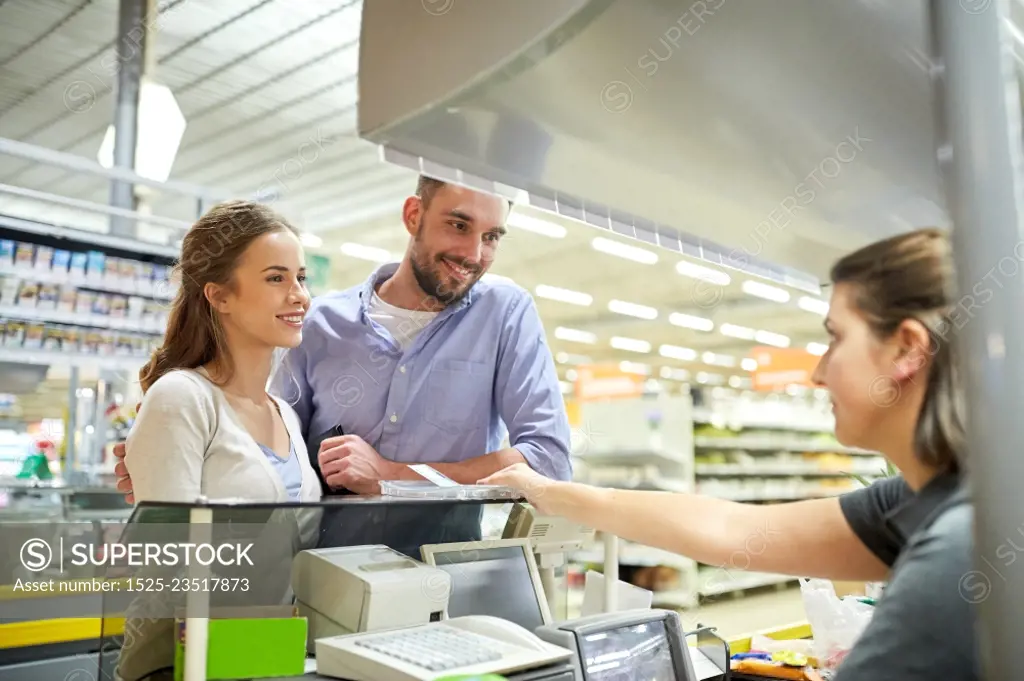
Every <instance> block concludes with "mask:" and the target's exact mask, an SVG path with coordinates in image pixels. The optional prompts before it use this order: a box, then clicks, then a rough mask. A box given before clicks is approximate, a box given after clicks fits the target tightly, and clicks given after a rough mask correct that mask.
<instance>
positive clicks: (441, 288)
mask: <svg viewBox="0 0 1024 681" xmlns="http://www.w3.org/2000/svg"><path fill="white" fill-rule="evenodd" d="M417 241H418V240H417ZM441 258H442V256H440V255H438V256H436V257H435V258H434V260H433V263H429V262H421V258H420V256H419V254H418V253H416V251H415V249H414V251H413V257H412V258H410V259H409V262H410V264H411V265H412V273H413V276H415V277H416V283H417V284H419V286H420V288H421V289H423V292H424V293H426V294H427V296H429V297H430V298H433V299H434V300H436V301H437V302H439V303H441V304H442V305H444V306H445V307H447V306H449V305H451V304H453V303H457V302H459V301H460V300H462V299H463V298H464V297H465V296H466V294H467V293H469V290H470V289H471V288H473V285H474V284H476V282H477V281H478V280H479V279H480V271H479V269H477V271H476V272H475V274H474V276H473V277H472V278H471V279H468V280H467V281H466V283H465V284H464V285H463V286H462V287H461V288H452V284H449V283H446V282H445V279H444V277H443V275H441V274H440V270H441V268H442V267H443V266H444V265H443V264H442V262H441ZM450 260H453V261H455V262H456V263H457V264H460V265H461V263H458V261H457V260H456V259H455V258H450ZM431 264H434V267H430V265H431ZM465 267H466V268H467V269H470V270H473V269H475V268H474V267H473V266H471V265H465ZM456 286H457V284H456ZM431 307H432V306H431Z"/></svg>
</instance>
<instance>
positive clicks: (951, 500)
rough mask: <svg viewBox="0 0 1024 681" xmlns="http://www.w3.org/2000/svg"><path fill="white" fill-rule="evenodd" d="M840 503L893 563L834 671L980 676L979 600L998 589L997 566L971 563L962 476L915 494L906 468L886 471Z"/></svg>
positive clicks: (846, 679)
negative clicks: (993, 569) (894, 473)
mask: <svg viewBox="0 0 1024 681" xmlns="http://www.w3.org/2000/svg"><path fill="white" fill-rule="evenodd" d="M840 506H841V508H842V509H843V513H844V515H845V516H846V519H847V522H849V523H850V527H851V528H852V529H853V531H854V532H855V533H856V534H857V536H858V537H860V539H861V541H863V542H864V544H865V546H867V547H868V548H869V549H871V551H872V552H873V553H874V554H875V555H877V556H878V557H879V559H881V560H882V561H883V562H885V563H886V564H887V565H890V566H891V567H892V571H891V572H890V579H889V582H888V584H887V585H886V588H885V591H884V592H883V595H882V598H881V599H880V601H879V603H878V605H877V607H876V608H875V611H874V614H873V615H872V618H871V622H870V624H868V627H867V628H866V629H865V630H864V632H863V634H861V637H860V639H858V641H857V644H856V645H855V646H854V649H853V650H852V651H851V652H850V654H849V655H848V656H847V657H846V659H845V660H843V662H842V663H841V664H840V665H839V669H838V673H837V674H836V676H835V677H834V679H835V681H868V680H870V681H886V680H888V679H892V680H893V681H896V680H897V679H899V680H900V681H926V680H927V681H932V680H934V679H942V680H943V681H959V680H961V679H963V680H968V681H975V680H978V679H981V674H980V671H979V670H980V662H979V657H978V654H977V644H976V642H975V636H974V622H975V615H976V613H975V609H974V608H975V605H976V604H977V603H980V602H981V601H983V600H984V599H985V598H989V597H998V594H993V593H992V591H993V586H994V585H995V584H996V575H986V574H984V573H983V572H980V571H977V570H975V569H974V566H973V564H972V556H973V535H972V523H973V508H972V506H971V503H970V498H969V496H968V494H967V489H966V487H965V486H964V484H963V482H962V481H961V479H960V478H959V476H956V475H952V474H949V475H940V476H938V477H936V478H935V479H933V480H932V481H931V482H930V483H929V484H928V485H926V486H925V487H924V488H923V489H922V490H921V491H920V492H918V493H917V494H915V493H914V492H913V490H911V489H910V487H908V486H907V484H906V483H905V482H904V481H903V479H902V478H890V479H886V480H882V481H879V482H876V483H875V484H873V485H871V486H870V487H867V488H865V489H862V490H858V491H857V492H853V493H851V494H848V495H845V496H844V497H842V498H841V499H840Z"/></svg>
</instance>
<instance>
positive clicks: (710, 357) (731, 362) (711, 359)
mask: <svg viewBox="0 0 1024 681" xmlns="http://www.w3.org/2000/svg"><path fill="white" fill-rule="evenodd" d="M700 358H701V360H702V361H703V362H704V363H705V364H711V365H712V366H719V367H734V366H736V358H735V357H733V356H732V355H716V354H715V353H713V352H705V353H704V354H703V355H701V357H700Z"/></svg>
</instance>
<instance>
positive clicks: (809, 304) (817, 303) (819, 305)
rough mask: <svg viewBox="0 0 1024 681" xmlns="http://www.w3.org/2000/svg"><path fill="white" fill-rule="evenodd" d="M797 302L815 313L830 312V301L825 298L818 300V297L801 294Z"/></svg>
mask: <svg viewBox="0 0 1024 681" xmlns="http://www.w3.org/2000/svg"><path fill="white" fill-rule="evenodd" d="M796 304H797V305H798V306H799V307H800V309H801V310H806V311H807V312H813V313H814V314H820V315H822V316H824V315H827V314H828V302H826V301H824V300H818V299H817V298H811V297H810V296H800V298H798V299H797V301H796Z"/></svg>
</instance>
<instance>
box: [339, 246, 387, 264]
mask: <svg viewBox="0 0 1024 681" xmlns="http://www.w3.org/2000/svg"><path fill="white" fill-rule="evenodd" d="M341 252H342V253H344V254H345V255H347V256H349V257H350V258H359V259H360V260H369V261H371V262H376V263H386V262H391V261H392V260H394V258H392V256H391V253H389V252H388V251H386V250H385V249H383V248H377V247H375V246H364V245H362V244H354V243H345V244H342V245H341Z"/></svg>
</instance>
